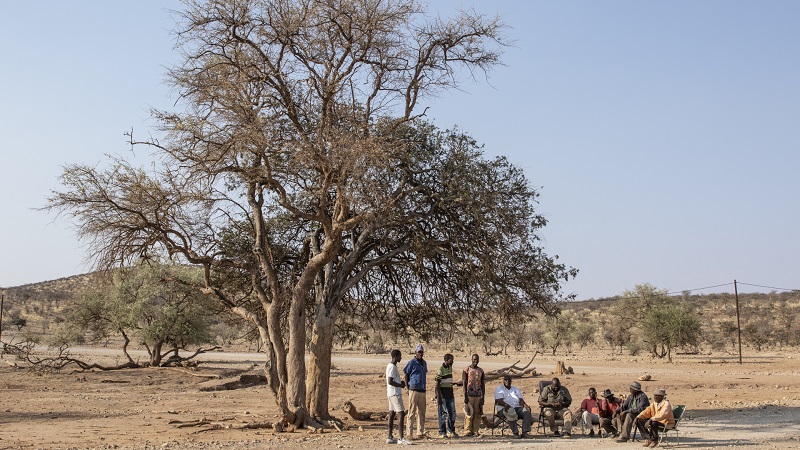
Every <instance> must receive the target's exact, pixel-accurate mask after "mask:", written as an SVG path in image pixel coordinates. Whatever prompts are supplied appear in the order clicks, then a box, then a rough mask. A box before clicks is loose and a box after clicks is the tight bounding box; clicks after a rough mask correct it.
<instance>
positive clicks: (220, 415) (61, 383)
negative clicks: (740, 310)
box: [0, 353, 800, 450]
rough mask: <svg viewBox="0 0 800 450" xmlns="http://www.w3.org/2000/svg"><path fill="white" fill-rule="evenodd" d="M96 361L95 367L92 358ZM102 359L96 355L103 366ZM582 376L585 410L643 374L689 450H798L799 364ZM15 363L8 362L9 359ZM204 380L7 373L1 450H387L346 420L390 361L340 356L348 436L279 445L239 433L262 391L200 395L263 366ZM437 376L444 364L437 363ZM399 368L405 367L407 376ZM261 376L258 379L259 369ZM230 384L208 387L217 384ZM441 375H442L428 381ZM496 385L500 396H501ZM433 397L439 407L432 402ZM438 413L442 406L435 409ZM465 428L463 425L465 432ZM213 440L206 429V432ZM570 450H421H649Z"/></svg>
mask: <svg viewBox="0 0 800 450" xmlns="http://www.w3.org/2000/svg"><path fill="white" fill-rule="evenodd" d="M90 356H91V355H88V356H87V358H88V357H90ZM94 356H95V357H97V355H96V354H95V355H94ZM527 358H530V356H526V355H518V356H516V357H514V358H513V359H506V358H493V359H487V360H485V361H483V362H482V364H481V365H482V366H483V367H484V368H486V369H489V370H491V369H493V368H497V367H501V366H506V365H509V364H510V363H512V362H514V361H516V360H517V359H527ZM560 359H562V360H565V362H566V363H567V365H571V366H573V368H574V369H575V370H576V374H575V375H568V376H562V377H561V378H562V382H563V384H564V385H565V386H566V387H567V388H569V389H570V391H571V393H572V395H573V397H574V398H575V404H573V409H575V408H577V404H578V402H579V401H580V399H582V398H583V397H584V394H585V392H586V390H587V389H588V387H590V386H594V387H596V388H597V389H598V390H601V389H605V388H611V389H613V390H614V391H615V392H620V393H621V392H625V391H626V390H627V389H626V387H627V385H628V384H629V383H630V381H632V380H633V379H635V378H636V377H638V376H639V375H642V374H650V375H651V376H652V378H653V380H652V381H648V382H642V384H643V387H644V390H645V391H646V392H651V391H652V390H653V389H655V388H656V387H665V388H666V389H667V392H668V398H669V399H670V401H671V402H672V403H673V404H685V405H687V415H686V418H685V419H684V422H683V423H682V424H681V426H680V431H681V433H680V442H679V443H677V444H670V446H671V447H680V448H712V447H720V446H732V447H743V448H745V447H746V448H800V361H798V359H796V358H791V357H789V356H786V355H784V356H781V355H760V356H749V357H746V358H745V361H744V364H743V365H742V366H739V365H738V364H736V363H735V358H733V357H727V358H726V359H716V358H712V357H709V356H691V357H690V356H680V357H679V358H678V359H677V360H676V362H675V363H673V364H666V363H663V362H660V361H652V360H650V359H649V358H646V357H645V358H628V357H619V358H616V359H608V358H605V359H599V358H597V357H595V356H594V355H593V354H588V355H584V356H579V357H575V356H573V357H569V358H564V357H562V358H560ZM5 360H6V361H10V360H9V359H8V356H6V359H5ZM205 360H206V361H205V362H204V363H203V364H201V366H200V369H199V370H197V371H195V372H191V373H190V372H184V371H181V370H179V369H161V368H159V369H139V370H125V371H115V372H80V373H66V372H65V373H61V374H50V375H42V376H36V375H32V374H31V373H30V372H28V371H25V370H19V369H13V368H11V367H9V366H8V365H7V364H5V363H2V364H0V448H96V447H101V448H114V447H121V448H164V449H166V448H231V449H244V448H309V449H311V448H315V449H322V448H325V449H327V448H353V449H367V448H379V447H388V446H387V445H386V444H384V441H385V438H386V437H385V435H386V424H385V423H384V422H370V421H364V422H356V421H353V420H352V419H349V418H347V417H346V415H345V414H344V413H343V412H341V411H337V409H338V406H339V405H341V404H342V403H343V402H344V401H345V400H352V401H353V403H354V404H356V405H357V406H358V408H359V410H364V411H383V410H384V409H386V404H385V403H386V398H385V387H384V383H383V379H382V378H383V369H384V367H385V364H386V362H388V358H387V357H385V356H365V355H356V354H347V355H337V356H336V357H335V358H334V365H335V366H336V367H337V369H336V370H335V371H334V372H333V378H332V390H331V401H330V404H331V409H332V410H333V411H334V414H335V415H337V416H338V417H340V418H347V419H348V420H346V423H348V424H349V425H350V429H349V430H347V431H345V432H335V431H334V432H327V431H326V432H325V433H323V434H321V435H319V434H309V433H307V432H306V431H305V430H300V431H296V432H292V433H274V432H273V431H272V430H267V429H255V430H243V429H239V428H238V427H240V426H241V425H242V424H244V423H252V422H263V421H274V420H275V419H276V409H275V407H274V404H273V401H272V399H271V398H270V396H269V394H268V391H267V389H266V388H265V387H263V386H257V387H251V388H246V389H238V390H232V391H217V392H203V391H200V387H201V386H206V385H209V384H215V383H217V384H219V383H222V382H224V381H226V380H225V379H224V377H225V376H226V375H230V374H234V373H238V372H240V371H243V370H247V369H252V368H253V363H255V364H259V362H260V361H263V357H262V356H261V355H257V354H256V355H251V354H230V355H229V354H221V353H214V354H210V355H205ZM467 360H468V358H467V356H466V355H456V363H455V369H456V370H460V369H462V368H463V367H465V366H466V364H467ZM428 361H429V366H430V368H431V371H433V369H435V367H437V366H438V364H440V355H438V354H433V355H428ZM555 361H556V359H555V358H547V357H542V356H538V357H537V358H536V360H535V363H534V364H533V365H534V366H536V367H537V368H538V369H537V371H539V372H544V373H545V374H546V375H545V376H546V377H548V378H549V375H548V372H550V371H551V370H552V369H553V368H554V367H555ZM404 363H405V361H404V362H401V365H402V364H404ZM255 370H256V372H257V369H255ZM212 375H216V376H221V377H223V379H210V378H208V376H212ZM429 375H432V374H429ZM539 379H541V377H537V378H525V379H521V380H518V381H517V382H515V385H517V386H519V387H520V388H521V389H522V390H523V392H524V393H525V395H526V397H527V398H533V397H534V396H535V393H534V385H536V384H537V383H538V380H539ZM495 384H497V383H494V384H490V388H491V389H493V388H494V387H495ZM429 397H432V396H429ZM429 401H432V399H429ZM197 419H207V420H208V421H209V422H211V423H215V424H219V425H222V426H223V427H224V428H222V429H214V430H209V431H199V430H200V429H201V428H203V427H199V428H198V427H190V428H178V427H177V426H176V425H175V424H170V423H169V422H170V421H174V420H179V421H189V420H197ZM462 425H463V417H462V416H461V415H460V414H459V417H458V420H457V426H458V427H460V426H462ZM436 427H437V425H436V422H435V407H434V406H433V405H432V404H429V407H428V417H427V429H428V430H429V433H430V434H431V435H436ZM205 428H208V427H205ZM575 434H576V437H575V438H574V439H572V440H564V439H554V438H544V437H541V436H540V437H535V438H534V439H531V440H524V441H519V440H511V439H510V438H509V437H508V436H506V437H498V436H494V437H493V436H484V437H482V438H460V439H453V440H445V441H442V440H438V439H428V440H419V441H415V446H416V447H418V448H440V447H442V446H444V447H445V448H447V449H451V450H456V449H483V448H506V447H508V448H541V449H544V448H547V449H551V448H552V449H559V448H564V449H566V448H575V447H576V446H577V447H578V448H631V449H632V448H641V443H627V444H618V443H616V442H613V441H611V440H600V439H589V438H582V437H581V436H580V433H579V432H578V433H575Z"/></svg>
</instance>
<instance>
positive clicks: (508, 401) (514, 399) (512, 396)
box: [494, 375, 533, 438]
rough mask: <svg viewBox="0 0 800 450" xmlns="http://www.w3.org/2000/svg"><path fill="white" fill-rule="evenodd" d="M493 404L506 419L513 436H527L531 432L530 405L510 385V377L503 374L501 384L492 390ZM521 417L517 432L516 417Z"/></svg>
mask: <svg viewBox="0 0 800 450" xmlns="http://www.w3.org/2000/svg"><path fill="white" fill-rule="evenodd" d="M494 404H495V407H496V408H497V410H498V412H499V413H500V414H503V415H505V417H506V419H508V425H509V426H510V427H511V432H512V433H514V437H518V438H527V437H529V436H528V433H530V432H531V424H532V423H533V416H532V415H531V407H530V405H528V404H527V403H525V399H523V398H522V392H521V391H520V390H519V388H518V387H516V386H511V377H510V376H508V375H505V376H503V384H502V385H500V386H497V389H495V390H494ZM519 417H522V433H521V434H517V432H518V427H517V419H518V418H519Z"/></svg>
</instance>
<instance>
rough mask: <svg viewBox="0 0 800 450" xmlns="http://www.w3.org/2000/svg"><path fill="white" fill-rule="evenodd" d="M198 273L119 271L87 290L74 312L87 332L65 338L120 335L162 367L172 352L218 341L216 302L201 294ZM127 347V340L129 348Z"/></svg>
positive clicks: (143, 266)
mask: <svg viewBox="0 0 800 450" xmlns="http://www.w3.org/2000/svg"><path fill="white" fill-rule="evenodd" d="M197 272H198V271H197V270H196V269H190V268H187V267H181V266H175V265H168V264H160V263H157V262H154V261H149V262H142V263H140V264H138V265H136V266H134V267H127V268H123V269H119V270H117V271H115V272H114V273H113V276H112V278H111V279H110V280H107V282H106V283H105V284H101V285H98V286H95V287H93V288H92V289H88V290H86V291H85V292H84V293H83V294H82V295H81V296H80V297H79V299H78V301H77V302H76V304H75V305H74V306H73V307H72V308H70V311H69V313H68V320H67V321H68V323H70V324H71V325H72V326H73V327H74V328H78V329H80V330H82V331H83V333H81V334H80V335H79V334H76V333H74V332H70V331H66V330H65V331H64V332H63V333H62V337H63V338H64V339H71V340H73V341H75V340H78V336H85V337H86V338H87V339H88V340H90V341H92V342H97V341H98V340H101V339H104V338H108V337H110V336H114V335H122V336H123V337H124V338H125V339H126V340H127V339H128V338H129V336H133V337H135V338H136V339H138V341H139V342H140V343H141V344H143V345H144V346H145V347H146V348H147V349H148V352H149V353H150V362H151V364H154V365H157V364H160V361H161V358H162V357H163V356H164V354H163V352H162V348H164V347H165V346H167V347H168V348H169V349H171V350H176V349H181V348H186V347H187V346H191V345H200V344H204V343H208V342H211V341H213V336H212V334H211V327H212V325H213V315H212V314H210V313H209V310H210V304H211V300H210V299H209V298H208V297H206V296H203V295H201V294H199V292H198V291H197V289H196V288H195V285H196V283H197V279H198V277H199V275H198V273H197ZM125 345H127V341H126V343H125Z"/></svg>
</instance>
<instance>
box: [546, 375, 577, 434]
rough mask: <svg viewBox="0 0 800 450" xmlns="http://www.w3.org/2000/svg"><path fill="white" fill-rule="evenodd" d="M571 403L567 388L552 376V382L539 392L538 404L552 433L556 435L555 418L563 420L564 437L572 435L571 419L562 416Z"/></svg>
mask: <svg viewBox="0 0 800 450" xmlns="http://www.w3.org/2000/svg"><path fill="white" fill-rule="evenodd" d="M571 404H572V396H571V395H569V390H567V388H565V387H564V386H561V380H559V379H558V378H553V381H552V383H550V384H549V385H547V386H546V387H545V388H544V389H542V392H540V393H539V406H541V407H542V408H544V409H543V411H542V414H544V418H545V419H546V420H547V424H548V425H549V426H550V430H551V431H552V432H553V434H554V435H556V436H558V435H559V433H558V427H557V426H556V419H561V420H563V421H564V438H565V439H569V438H571V437H572V433H571V431H572V421H571V420H567V419H565V418H564V413H566V412H567V411H569V405H571Z"/></svg>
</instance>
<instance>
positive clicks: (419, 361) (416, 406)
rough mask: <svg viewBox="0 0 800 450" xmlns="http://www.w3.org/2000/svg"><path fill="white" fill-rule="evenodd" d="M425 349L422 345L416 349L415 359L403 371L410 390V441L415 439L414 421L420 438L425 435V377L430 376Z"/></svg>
mask: <svg viewBox="0 0 800 450" xmlns="http://www.w3.org/2000/svg"><path fill="white" fill-rule="evenodd" d="M423 356H425V349H424V348H423V347H422V344H419V345H417V348H415V349H414V358H413V359H411V360H410V361H408V363H407V364H406V367H405V368H404V369H403V373H405V374H406V375H405V378H406V380H405V381H406V388H407V389H408V403H409V405H408V420H407V422H406V423H407V424H408V431H407V432H406V436H407V437H408V439H414V433H413V431H412V429H413V427H414V419H415V418H416V419H417V431H418V433H419V436H424V435H425V403H426V399H425V377H426V375H427V374H428V363H426V362H425V359H424V358H423Z"/></svg>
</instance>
